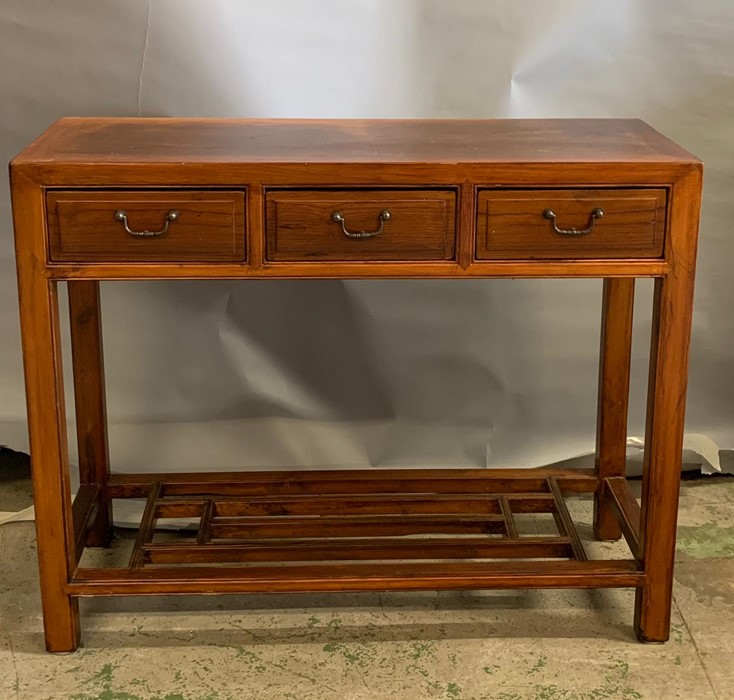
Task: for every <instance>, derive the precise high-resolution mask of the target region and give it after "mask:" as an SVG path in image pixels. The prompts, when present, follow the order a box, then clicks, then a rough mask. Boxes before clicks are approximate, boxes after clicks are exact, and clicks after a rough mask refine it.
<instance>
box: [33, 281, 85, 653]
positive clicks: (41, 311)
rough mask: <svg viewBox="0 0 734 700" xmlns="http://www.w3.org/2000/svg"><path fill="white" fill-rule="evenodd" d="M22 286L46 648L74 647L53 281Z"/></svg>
mask: <svg viewBox="0 0 734 700" xmlns="http://www.w3.org/2000/svg"><path fill="white" fill-rule="evenodd" d="M22 287H25V290H24V291H25V298H23V297H21V299H22V301H21V303H22V304H29V305H32V307H33V312H32V313H26V314H24V316H23V324H22V326H23V348H24V362H25V376H26V395H27V402H28V424H29V433H30V446H31V465H32V469H33V501H34V506H35V512H36V538H37V543H38V558H39V568H40V583H41V602H42V607H43V623H44V628H45V636H46V648H47V649H48V651H74V650H75V649H76V648H77V645H78V644H79V606H78V601H77V599H75V598H72V597H71V596H69V595H67V594H66V593H65V587H66V584H67V583H68V582H69V580H70V577H71V572H72V570H73V568H74V567H75V565H76V562H75V560H74V556H75V555H74V548H73V546H70V544H69V543H73V542H74V524H73V516H72V507H71V491H70V487H69V461H68V446H67V439H66V418H65V415H64V391H63V383H62V371H61V355H60V352H59V350H60V347H59V328H58V305H57V298H56V283H55V282H48V281H47V280H46V279H45V278H44V277H42V276H37V277H36V278H34V279H33V280H32V281H29V283H28V284H27V285H22Z"/></svg>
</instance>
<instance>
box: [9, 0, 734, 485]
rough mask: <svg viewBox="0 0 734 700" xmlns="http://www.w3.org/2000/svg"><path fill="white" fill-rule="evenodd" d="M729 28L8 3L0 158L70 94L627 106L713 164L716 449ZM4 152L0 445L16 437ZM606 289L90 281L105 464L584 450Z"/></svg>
mask: <svg viewBox="0 0 734 700" xmlns="http://www.w3.org/2000/svg"><path fill="white" fill-rule="evenodd" d="M733 39H734V4H732V3H731V2H730V1H729V0H698V2H696V3H691V2H688V1H687V0H667V1H666V2H661V1H660V0H636V1H633V0H545V1H544V2H531V1H530V0H502V1H494V2H489V1H487V0H462V1H461V2H445V1H444V2H440V1H439V0H371V1H370V0H359V1H357V0H354V1H352V2H343V0H312V1H311V2H299V1H298V0H270V1H269V2H267V3H260V2H236V1H235V0H208V1H207V2H205V3H204V2H196V1H195V0H150V1H149V0H63V1H62V2H58V1H56V2H51V1H50V0H3V2H2V5H1V6H0V160H2V161H4V162H7V161H8V160H9V159H10V157H11V156H12V155H14V154H15V153H16V152H17V151H19V150H20V149H21V148H22V147H23V146H24V145H25V144H26V143H27V142H29V141H30V140H31V139H32V138H33V137H35V136H36V135H37V134H38V133H39V132H40V131H41V130H43V129H44V128H45V127H46V126H48V124H49V123H50V122H51V121H53V120H54V119H56V118H57V117H60V116H63V115H119V116H126V115H138V114H140V115H144V116H145V115H164V116H228V117H232V116H241V117H247V116H257V117H581V116H584V117H612V116H613V117H618V116H629V117H641V118H643V119H646V120H647V121H649V122H650V123H651V124H652V125H653V126H654V127H656V128H658V129H659V130H661V131H663V132H664V133H666V134H667V135H669V136H670V137H672V138H673V139H675V140H678V141H679V142H680V143H681V144H682V145H683V146H685V147H686V148H688V149H689V150H691V151H693V152H694V153H696V154H697V155H698V156H700V157H701V158H703V160H704V161H705V162H706V176H705V179H706V182H705V206H704V215H703V221H702V238H701V248H700V262H699V275H698V288H697V297H696V315H695V321H694V338H693V347H692V356H691V362H692V369H691V387H690V394H689V396H690V400H689V411H688V430H689V432H695V433H703V434H705V435H707V436H709V437H710V438H712V439H713V440H715V441H716V442H718V444H719V445H720V446H721V447H726V448H729V447H734V400H733V399H732V396H733V395H734V392H733V391H732V389H733V388H734V387H733V384H734V371H732V370H733V369H734V314H732V313H731V299H732V294H733V292H734V280H733V279H732V275H731V263H730V260H731V257H732V254H733V253H734V241H733V240H732V237H731V226H732V225H731V222H732V219H733V218H734V215H733V213H732V210H731V208H730V206H729V198H730V192H731V189H732V187H733V186H734V120H733V119H732V115H734V41H733ZM2 172H3V174H2V181H1V182H0V193H1V197H0V226H1V229H0V231H1V235H0V302H1V304H0V324H1V326H0V328H2V333H1V334H0V443H5V444H8V445H10V446H12V447H14V448H16V449H25V448H26V447H27V436H26V428H25V413H24V395H23V381H22V369H21V349H20V341H19V330H18V322H17V298H16V288H15V278H14V275H15V270H14V261H13V254H12V231H11V226H10V213H9V200H8V193H7V178H6V175H5V170H3V171H2ZM650 287H651V285H650V284H649V282H643V283H641V284H640V285H639V287H638V304H637V314H636V335H635V348H634V368H633V391H632V407H631V416H630V434H633V435H640V434H641V432H642V425H643V395H644V386H645V380H644V377H645V374H646V369H647V367H646V365H647V342H648V337H649V304H650ZM600 298H601V282H600V281H597V280H587V281H557V282H548V281H506V280H491V281H451V282H444V281H440V282H433V281H432V282H428V281H370V282H340V281H321V282H271V281H242V282H237V283H228V282H218V283H210V282H198V283H185V282H149V283H107V284H104V285H103V302H104V305H105V315H104V331H105V349H106V358H107V368H108V401H109V416H110V438H111V444H112V454H113V462H114V467H115V468H116V469H118V470H123V471H124V470H131V469H138V468H143V469H164V468H177V469H186V468H191V469H196V468H203V467H212V468H224V467H236V466H246V467H252V468H255V467H276V466H277V467H284V468H288V467H298V466H370V465H371V466H414V465H416V466H417V465H437V464H443V465H446V466H484V465H485V464H486V465H491V466H502V465H505V466H533V465H536V464H543V463H549V462H553V461H556V460H562V459H565V458H569V457H573V456H574V455H578V454H582V453H588V452H590V451H592V450H593V446H594V425H595V401H596V399H595V393H596V370H597V351H598V334H599V304H600ZM67 364H68V363H67ZM67 374H68V373H67Z"/></svg>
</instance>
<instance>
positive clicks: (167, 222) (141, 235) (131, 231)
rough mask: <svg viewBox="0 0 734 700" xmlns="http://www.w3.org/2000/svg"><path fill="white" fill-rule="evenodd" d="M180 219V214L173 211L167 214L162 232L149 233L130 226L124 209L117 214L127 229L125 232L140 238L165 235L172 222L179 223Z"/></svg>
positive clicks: (117, 217)
mask: <svg viewBox="0 0 734 700" xmlns="http://www.w3.org/2000/svg"><path fill="white" fill-rule="evenodd" d="M178 217H179V213H178V212H177V211H176V210H175V209H171V211H169V212H168V214H166V218H165V220H164V224H163V228H162V229H161V230H160V231H148V229H145V230H144V231H135V230H134V229H131V228H130V226H129V225H128V223H127V214H126V213H125V210H124V209H118V210H117V211H116V212H115V218H116V219H117V220H118V221H121V222H122V225H123V226H124V227H125V231H127V232H128V233H129V234H130V235H131V236H138V237H139V238H154V237H155V236H163V235H165V234H166V233H167V232H168V226H169V225H170V224H171V222H172V221H177V220H178Z"/></svg>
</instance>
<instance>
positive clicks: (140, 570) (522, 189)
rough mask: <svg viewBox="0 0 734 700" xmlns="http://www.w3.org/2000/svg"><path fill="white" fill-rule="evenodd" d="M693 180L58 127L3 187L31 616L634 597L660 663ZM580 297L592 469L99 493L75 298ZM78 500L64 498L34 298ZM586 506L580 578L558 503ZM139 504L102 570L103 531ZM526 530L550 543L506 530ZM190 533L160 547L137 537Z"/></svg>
mask: <svg viewBox="0 0 734 700" xmlns="http://www.w3.org/2000/svg"><path fill="white" fill-rule="evenodd" d="M701 175H702V166H701V163H700V162H699V161H698V160H697V159H696V158H695V157H693V156H691V155H690V154H689V153H687V152H686V151H684V150H683V149H681V148H679V147H678V146H676V145H675V144H674V143H672V142H671V141H669V140H668V139H666V138H665V137H663V136H661V135H660V134H658V133H657V132H656V131H654V130H653V129H651V128H650V127H648V126H647V125H646V124H644V123H642V122H640V121H635V120H542V121H522V120H517V121H515V120H513V121H509V120H508V121H311V120H308V121H269V120H187V119H76V118H73V119H62V120H61V121H59V122H57V123H56V124H54V125H53V126H52V127H51V128H50V129H49V130H48V131H47V132H46V133H45V134H43V135H42V136H41V137H40V138H38V139H37V140H36V141H35V142H34V143H33V144H31V145H30V146H29V147H28V148H27V149H25V150H24V151H23V152H22V153H21V154H20V155H19V156H18V157H17V158H16V159H15V160H14V161H13V162H12V164H11V186H12V198H13V213H14V221H15V234H16V246H17V262H18V279H19V289H20V311H21V323H22V334H23V350H24V361H25V377H26V390H27V399H28V415H29V425H30V444H31V453H32V458H33V459H32V461H33V482H34V494H35V505H36V524H37V533H38V554H39V563H40V572H41V593H42V599H43V612H44V621H45V629H46V645H47V648H48V649H49V650H50V651H69V650H73V649H75V648H76V647H77V644H78V642H79V630H80V626H79V613H78V597H80V596H116V595H141V594H167V593H246V592H262V591H268V592H273V591H335V590H355V591H356V590H397V589H440V588H467V589H468V588H543V587H544V588H595V587H634V588H635V589H636V591H637V597H636V605H635V629H636V632H637V636H638V637H639V639H641V640H642V641H664V640H666V639H667V638H668V634H669V626H670V606H671V588H672V572H673V561H674V550H675V527H676V513H677V504H678V489H679V479H680V463H681V451H682V449H681V448H682V435H683V418H684V405H685V391H686V376H687V360H688V345H689V336H690V327H691V305H692V297H693V277H694V264H695V253H696V238H697V228H698V216H699V206H700V195H701ZM428 277H436V278H460V277H461V278H470V277H472V278H476V277H599V278H604V292H603V305H602V340H601V364H600V382H599V388H600V395H599V411H598V439H597V455H598V456H597V462H596V469H595V470H589V471H570V470H561V469H548V468H546V469H531V470H463V469H462V470H454V469H440V470H429V469H421V470H412V469H411V470H377V469H372V470H360V471H337V472H334V471H316V472H314V471H306V472H280V473H278V472H264V471H261V472H241V473H200V474H184V473H161V474H118V473H110V470H109V464H108V449H107V435H106V416H105V390H104V379H103V359H102V340H101V334H100V307H99V280H120V279H128V280H129V279H172V278H185V279H211V278H216V279H255V278H257V279H276V278H280V279H284V278H428ZM636 277H654V278H655V296H654V311H653V330H652V347H651V367H650V379H649V400H648V418H647V434H646V453H645V461H644V479H643V492H642V505H641V507H640V506H638V504H637V501H636V500H635V498H634V497H633V495H632V494H631V492H630V490H629V488H628V486H627V483H626V481H625V479H624V465H625V441H626V422H627V402H628V393H629V392H628V390H629V364H630V343H631V329H632V305H633V296H634V279H635V278H636ZM59 280H66V281H67V282H68V291H69V305H70V318H71V338H72V348H73V358H72V364H73V371H74V390H75V392H74V393H75V400H76V422H77V434H78V442H79V462H80V473H81V484H82V485H81V488H80V489H79V491H78V493H77V495H76V497H75V498H74V499H73V500H72V497H71V493H70V488H69V457H68V451H67V436H66V419H65V415H64V392H63V383H62V372H61V358H60V353H59V346H60V342H59V317H58V308H57V282H58V281H59ZM571 492H588V493H592V492H593V493H594V496H595V504H594V508H595V536H596V537H598V538H599V539H617V538H619V537H620V536H621V535H622V534H623V535H624V537H625V538H626V540H627V542H628V543H629V546H630V549H631V553H632V555H631V557H630V558H629V559H626V560H618V559H616V560H589V558H588V557H587V554H586V553H585V551H584V547H583V544H582V542H581V540H580V539H579V536H578V534H577V532H576V529H575V528H574V524H573V522H572V520H571V518H570V517H569V514H568V510H567V509H566V505H565V503H564V498H563V495H564V493H571ZM118 498H138V499H140V498H143V499H147V505H146V508H145V513H144V516H143V519H142V523H141V526H140V530H139V533H138V536H137V540H136V542H135V546H134V549H133V553H132V556H131V559H130V562H129V566H127V567H126V568H88V567H87V568H85V567H81V566H80V565H79V561H80V557H81V555H82V552H83V550H84V548H85V546H92V547H95V546H105V545H106V544H107V543H108V540H109V537H110V531H111V526H110V517H111V509H110V504H111V502H112V500H113V499H118ZM525 513H551V514H552V515H553V517H554V518H555V522H556V524H557V529H558V535H557V536H553V537H550V536H549V537H537V536H536V537H523V536H521V535H522V533H519V532H518V527H517V524H516V519H515V516H516V515H517V514H525ZM184 517H185V518H200V527H199V533H198V537H197V538H196V539H195V540H194V541H189V542H187V543H181V542H173V543H165V542H164V543H162V542H160V541H157V540H156V539H155V529H156V520H157V519H158V518H184Z"/></svg>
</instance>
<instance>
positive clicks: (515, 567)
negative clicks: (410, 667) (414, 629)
mask: <svg viewBox="0 0 734 700" xmlns="http://www.w3.org/2000/svg"><path fill="white" fill-rule="evenodd" d="M644 583H645V573H644V572H643V571H640V570H639V568H638V566H637V563H636V562H635V561H634V560H608V561H607V560H604V561H594V562H579V561H517V562H504V561H502V562H448V563H444V562H430V563H414V562H407V563H406V562H400V563H369V564H348V565H347V564H308V565H281V566H252V567H234V568H233V567H198V566H193V567H192V566H187V567H180V568H154V569H150V568H149V569H137V570H133V569H77V571H76V574H75V575H74V578H73V579H72V582H71V583H69V584H67V585H66V587H65V591H66V592H67V593H68V594H71V595H75V596H108V595H159V594H166V593H189V594H193V593H212V592H214V591H216V592H217V593H266V592H267V593H275V592H286V591H288V592H303V593H305V592H313V591H375V590H378V591H380V590H382V591H387V590H441V589H450V588H455V589H475V588H495V589H507V588H625V587H635V586H640V585H642V584H644Z"/></svg>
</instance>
